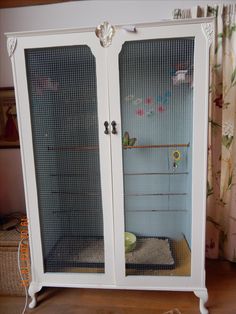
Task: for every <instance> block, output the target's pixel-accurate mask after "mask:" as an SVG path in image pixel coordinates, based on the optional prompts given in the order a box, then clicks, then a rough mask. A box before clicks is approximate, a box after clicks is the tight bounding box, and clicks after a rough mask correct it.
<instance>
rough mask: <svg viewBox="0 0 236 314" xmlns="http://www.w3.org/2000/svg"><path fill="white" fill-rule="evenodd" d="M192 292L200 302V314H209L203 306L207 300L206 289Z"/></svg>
mask: <svg viewBox="0 0 236 314" xmlns="http://www.w3.org/2000/svg"><path fill="white" fill-rule="evenodd" d="M193 292H194V294H195V295H196V296H197V297H198V298H199V299H200V301H199V308H200V313H201V314H208V313H209V312H208V309H207V308H206V306H205V304H206V302H207V300H208V293H207V289H201V290H196V291H193Z"/></svg>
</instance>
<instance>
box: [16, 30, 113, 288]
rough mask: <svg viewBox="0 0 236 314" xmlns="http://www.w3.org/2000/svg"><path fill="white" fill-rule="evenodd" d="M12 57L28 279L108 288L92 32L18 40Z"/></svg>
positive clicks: (97, 55)
mask: <svg viewBox="0 0 236 314" xmlns="http://www.w3.org/2000/svg"><path fill="white" fill-rule="evenodd" d="M94 39H95V40H94ZM14 58H15V59H14V62H15V67H16V79H17V83H18V85H17V94H18V99H19V105H18V110H19V117H20V127H21V139H22V143H21V144H22V151H23V160H24V172H25V184H26V188H27V191H26V198H27V203H28V204H27V205H28V214H29V216H30V230H31V241H32V258H33V263H34V269H35V273H33V276H34V278H38V277H42V278H43V279H41V280H42V281H46V282H47V281H49V282H50V283H52V282H53V283H56V284H58V283H61V282H62V281H61V278H62V277H61V275H60V274H58V273H64V274H63V282H62V284H63V285H64V284H66V283H67V282H68V283H69V284H73V283H76V284H77V285H82V284H83V283H93V284H96V283H106V282H109V283H111V282H112V281H113V269H112V267H113V253H112V252H113V241H112V237H113V236H112V235H113V231H112V224H111V223H110V221H112V202H111V195H112V193H111V166H110V165H111V161H110V138H109V135H107V134H105V133H104V121H105V120H107V121H109V114H108V101H107V86H106V66H105V58H104V50H103V49H102V47H101V46H100V45H99V42H97V40H96V36H95V33H84V34H66V35H64V36H63V35H48V36H47V35H44V36H39V37H38V36H36V37H31V38H19V39H18V45H17V49H16V53H15V56H14ZM25 90H27V91H28V93H25V92H23V91H25ZM34 278H33V280H35V279H34Z"/></svg>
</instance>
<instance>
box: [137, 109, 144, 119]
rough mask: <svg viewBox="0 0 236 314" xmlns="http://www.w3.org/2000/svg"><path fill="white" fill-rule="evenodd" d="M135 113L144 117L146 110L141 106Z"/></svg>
mask: <svg viewBox="0 0 236 314" xmlns="http://www.w3.org/2000/svg"><path fill="white" fill-rule="evenodd" d="M135 113H136V115H137V116H140V117H142V116H144V113H145V112H144V110H143V109H141V108H139V109H137V110H135Z"/></svg>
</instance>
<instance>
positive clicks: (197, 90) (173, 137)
mask: <svg viewBox="0 0 236 314" xmlns="http://www.w3.org/2000/svg"><path fill="white" fill-rule="evenodd" d="M207 60H208V43H207V40H206V38H205V36H204V33H203V31H202V26H201V25H200V24H198V25H185V26H183V25H182V26H181V25H175V26H162V27H150V28H148V27H147V28H142V27H140V28H139V27H138V28H137V32H136V33H125V31H124V30H121V31H120V32H119V31H118V32H117V34H116V36H115V38H114V41H113V44H112V47H111V49H110V50H109V69H110V73H109V74H110V77H109V82H110V97H111V100H110V102H111V119H112V120H115V121H116V123H117V129H118V134H116V135H114V136H112V154H113V155H112V162H113V169H114V171H113V175H114V181H113V184H114V204H115V205H114V206H115V209H114V210H115V213H114V216H115V219H114V221H115V248H116V251H115V257H116V270H117V273H116V276H117V281H118V283H119V284H120V285H135V286H137V287H141V286H150V287H153V286H156V287H163V286H167V287H171V288H169V289H173V288H178V287H182V288H181V289H183V286H184V287H186V289H190V287H194V286H195V287H196V286H200V287H201V286H204V279H203V278H204V275H203V274H204V232H205V231H204V226H205V223H204V220H205V216H204V215H205V214H204V213H205V187H206V185H205V179H206V178H205V173H206V151H207V147H206V143H207V141H206V138H207V92H208V89H207V83H208V81H207V73H208V70H207V69H208V66H207ZM111 65H113V67H112V66H111ZM173 277H175V280H173Z"/></svg>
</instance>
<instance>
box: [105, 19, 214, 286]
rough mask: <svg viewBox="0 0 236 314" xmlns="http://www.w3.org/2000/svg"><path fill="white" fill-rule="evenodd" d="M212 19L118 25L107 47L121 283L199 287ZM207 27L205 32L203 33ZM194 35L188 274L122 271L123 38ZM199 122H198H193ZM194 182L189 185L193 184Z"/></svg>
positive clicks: (202, 270) (202, 276) (202, 260)
mask: <svg viewBox="0 0 236 314" xmlns="http://www.w3.org/2000/svg"><path fill="white" fill-rule="evenodd" d="M212 21H213V20H212V19H209V20H208V19H205V20H193V21H192V22H190V21H188V22H187V25H185V23H186V22H184V21H183V20H182V21H181V22H182V24H181V23H179V24H178V23H176V25H175V24H174V25H173V24H172V25H171V22H170V23H169V25H168V23H167V22H166V23H164V24H165V25H159V24H157V25H155V24H152V25H149V26H144V25H140V26H139V25H138V26H137V28H136V30H137V31H136V32H127V31H125V30H124V29H122V28H120V29H118V30H117V31H116V34H115V36H114V39H113V42H112V45H111V47H109V49H108V71H109V72H108V73H109V74H108V75H109V76H108V79H109V101H110V117H111V120H115V121H116V123H117V131H118V134H116V135H113V136H112V137H111V146H112V171H113V202H114V230H115V271H116V283H117V285H118V286H121V287H125V286H126V287H127V286H129V287H131V286H132V287H136V288H138V287H140V288H143V289H145V288H146V289H162V290H163V289H166V290H197V289H200V288H204V287H205V266H204V265H205V253H204V252H205V221H206V212H205V210H206V174H207V130H208V76H209V66H208V62H209V46H210V42H211V40H212V36H213V35H212V33H211V30H213V25H212ZM209 30H210V32H209ZM181 37H194V38H195V56H194V69H195V71H194V95H193V152H192V155H193V161H192V178H193V180H192V252H191V276H139V275H137V276H136V275H135V276H134V275H132V276H126V275H125V252H124V231H125V225H124V220H125V218H124V195H123V194H124V192H123V191H124V186H123V165H122V134H121V130H122V128H121V124H122V121H121V112H120V88H119V60H118V59H119V53H120V51H121V49H122V45H123V43H124V42H126V41H134V40H135V41H137V40H146V39H161V38H181ZM199 126H201V127H199ZM193 182H194V185H193Z"/></svg>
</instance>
